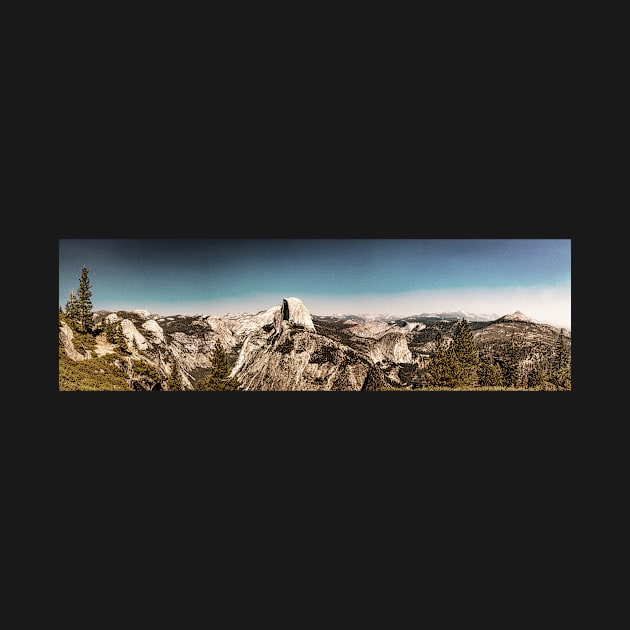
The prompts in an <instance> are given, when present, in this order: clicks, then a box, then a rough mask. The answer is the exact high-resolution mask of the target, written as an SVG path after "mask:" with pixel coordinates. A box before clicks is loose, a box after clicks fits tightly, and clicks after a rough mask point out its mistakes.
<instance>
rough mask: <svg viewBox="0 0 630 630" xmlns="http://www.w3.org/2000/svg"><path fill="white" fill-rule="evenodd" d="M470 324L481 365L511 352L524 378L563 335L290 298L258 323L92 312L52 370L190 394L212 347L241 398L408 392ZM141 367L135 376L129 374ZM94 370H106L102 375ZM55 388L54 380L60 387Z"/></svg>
mask: <svg viewBox="0 0 630 630" xmlns="http://www.w3.org/2000/svg"><path fill="white" fill-rule="evenodd" d="M462 319H466V321H468V322H469V324H470V328H471V331H472V335H473V339H474V344H475V347H476V349H477V351H478V353H479V356H480V357H481V358H483V357H492V358H493V359H494V360H496V361H498V362H501V361H504V360H505V359H506V357H507V355H508V353H509V352H510V348H514V344H515V343H517V344H518V356H519V359H518V361H519V369H521V370H522V371H523V372H524V373H526V372H528V371H531V370H533V369H534V368H536V367H537V366H538V365H540V364H541V362H543V361H546V360H548V357H549V356H550V353H551V352H552V351H553V347H554V345H555V344H556V342H557V340H558V338H559V336H560V335H563V336H564V337H565V339H566V341H567V344H568V348H569V352H570V343H571V333H570V331H565V330H563V329H560V328H557V327H554V326H551V325H549V324H543V323H539V322H536V321H534V320H532V319H530V318H528V317H527V316H526V315H524V314H523V313H521V312H520V311H516V312H514V313H510V314H506V315H503V316H500V317H498V316H497V317H495V314H493V315H475V314H474V313H466V312H462V311H457V312H442V313H422V314H421V315H414V316H410V317H401V318H399V317H395V316H391V315H375V314H362V315H351V314H338V315H328V316H315V315H312V314H311V313H310V312H309V310H308V308H307V307H306V305H305V304H304V303H303V302H302V301H301V300H300V299H299V298H296V297H288V298H283V299H282V300H281V302H280V303H279V304H277V305H274V306H272V307H270V308H269V309H267V310H264V311H260V312H258V313H228V314H226V315H223V316H215V315H175V316H162V315H159V314H157V313H150V312H149V311H146V310H133V311H115V312H112V311H103V310H101V311H97V312H95V313H94V314H93V324H94V334H95V344H94V346H93V347H92V348H91V349H87V348H85V347H83V348H81V347H79V348H77V347H76V344H75V343H74V341H73V338H75V333H73V330H72V329H71V328H70V327H69V326H68V325H67V323H65V322H63V321H61V320H60V326H59V344H60V360H61V357H62V356H63V358H64V360H66V359H69V360H70V361H71V362H82V361H86V360H90V359H96V358H99V357H100V358H101V361H109V364H110V365H111V366H113V368H112V369H116V370H119V371H120V372H121V374H123V375H124V377H125V378H126V382H127V383H128V385H129V389H136V390H160V389H167V388H168V386H167V385H166V381H167V379H168V376H169V375H170V374H172V373H173V371H174V370H175V369H177V370H178V371H179V373H180V374H181V388H182V389H184V390H194V389H196V383H198V381H199V380H200V379H201V378H203V377H204V376H206V375H207V374H208V373H209V372H210V368H211V365H212V364H211V358H210V357H211V354H212V351H213V348H214V347H215V343H216V342H217V341H220V343H221V345H222V347H223V348H224V349H225V351H226V354H227V357H228V359H229V361H230V365H231V366H232V371H231V376H234V377H236V378H238V381H239V384H240V389H241V390H244V391H332V390H334V391H339V390H341V391H361V390H363V391H365V390H377V389H386V388H398V389H417V388H422V387H423V386H424V385H425V384H426V369H427V365H428V362H429V359H430V358H431V357H432V355H433V353H434V351H435V337H436V334H437V331H438V330H439V331H440V333H441V334H442V336H443V338H444V339H446V341H447V343H449V342H450V341H451V340H452V338H453V332H454V329H455V326H456V325H457V323H458V322H459V321H461V320H462ZM112 324H115V325H119V328H120V331H121V332H122V335H123V337H124V341H123V343H124V345H125V346H126V348H125V350H126V356H120V354H117V353H116V346H115V344H114V343H112V342H110V341H108V340H107V338H106V335H105V328H106V326H111V325H112ZM138 365H145V366H146V369H143V370H142V371H140V372H139V371H138V370H137V369H132V367H133V366H138ZM101 369H103V370H106V369H108V368H107V367H102V368H101ZM60 388H61V380H60Z"/></svg>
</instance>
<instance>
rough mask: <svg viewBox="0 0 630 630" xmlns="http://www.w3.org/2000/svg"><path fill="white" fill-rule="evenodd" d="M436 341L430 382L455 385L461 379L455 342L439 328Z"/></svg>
mask: <svg viewBox="0 0 630 630" xmlns="http://www.w3.org/2000/svg"><path fill="white" fill-rule="evenodd" d="M434 343H435V352H434V353H433V356H432V357H431V360H430V361H429V367H428V373H429V383H430V384H431V385H434V386H436V387H455V386H456V385H457V384H458V383H459V380H460V366H459V363H458V361H457V357H456V356H455V351H454V349H453V344H452V343H451V344H449V343H448V340H447V339H445V338H444V335H442V331H441V330H440V329H439V328H438V330H437V333H436V335H435V340H434Z"/></svg>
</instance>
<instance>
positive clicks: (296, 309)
mask: <svg viewBox="0 0 630 630" xmlns="http://www.w3.org/2000/svg"><path fill="white" fill-rule="evenodd" d="M282 322H287V323H289V324H292V325H297V326H302V327H304V328H305V329H306V330H310V331H312V332H315V324H313V319H312V318H311V314H310V313H309V311H308V309H307V308H306V306H304V303H303V302H302V300H300V299H299V298H296V297H290V298H284V299H283V300H282V304H281V305H280V307H279V308H278V312H277V313H276V316H275V318H274V326H275V329H276V332H280V331H281V330H282Z"/></svg>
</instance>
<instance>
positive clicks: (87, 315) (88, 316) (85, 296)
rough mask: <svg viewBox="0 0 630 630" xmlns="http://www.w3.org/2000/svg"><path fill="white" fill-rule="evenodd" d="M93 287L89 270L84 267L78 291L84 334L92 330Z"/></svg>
mask: <svg viewBox="0 0 630 630" xmlns="http://www.w3.org/2000/svg"><path fill="white" fill-rule="evenodd" d="M91 288H92V285H91V284H90V280H89V278H88V268H87V267H86V266H85V265H83V269H81V277H80V278H79V290H78V291H77V308H78V323H79V328H80V329H81V330H82V331H83V332H91V330H92V321H93V320H92V300H91V297H92V291H91Z"/></svg>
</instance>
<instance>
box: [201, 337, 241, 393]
mask: <svg viewBox="0 0 630 630" xmlns="http://www.w3.org/2000/svg"><path fill="white" fill-rule="evenodd" d="M210 363H211V368H210V374H209V375H208V376H206V377H205V378H202V379H200V380H199V381H198V382H197V389H200V390H204V391H212V392H218V391H237V390H238V386H239V382H238V379H237V378H236V377H230V371H231V368H230V362H229V359H228V356H227V353H226V352H225V350H224V348H223V345H222V344H221V340H220V339H217V340H216V341H215V343H214V348H213V350H212V354H211V355H210Z"/></svg>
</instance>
